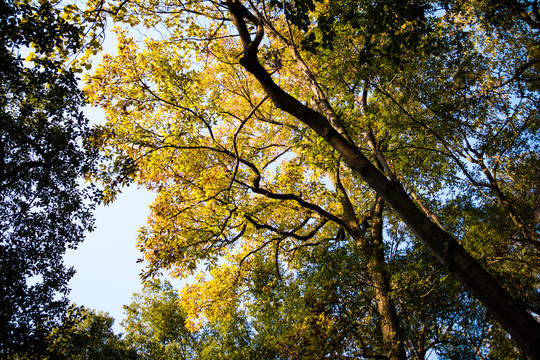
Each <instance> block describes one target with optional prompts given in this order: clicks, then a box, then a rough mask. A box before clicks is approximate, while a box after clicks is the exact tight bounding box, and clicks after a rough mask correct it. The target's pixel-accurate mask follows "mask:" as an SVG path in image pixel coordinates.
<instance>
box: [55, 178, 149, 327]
mask: <svg viewBox="0 0 540 360" xmlns="http://www.w3.org/2000/svg"><path fill="white" fill-rule="evenodd" d="M154 197H155V195H154V194H152V193H151V192H148V191H146V190H145V189H141V188H137V187H135V186H132V187H129V188H127V189H124V191H123V192H122V194H120V195H119V196H118V198H117V200H116V201H115V202H113V203H112V204H110V205H109V206H104V205H100V206H99V207H98V208H97V209H96V212H95V218H96V223H95V225H96V228H95V230H94V231H93V232H92V233H90V234H88V235H87V237H86V239H85V240H84V241H83V242H82V243H81V244H80V245H79V247H78V248H77V249H76V250H70V251H68V253H67V254H66V257H65V263H66V265H67V266H73V267H74V268H75V270H76V271H77V272H76V274H75V276H74V277H73V278H72V279H71V281H70V288H71V292H70V295H69V298H70V300H71V301H72V302H74V303H75V304H77V305H79V306H81V305H82V306H85V307H87V308H91V309H95V310H98V311H103V312H107V313H109V315H111V316H112V317H114V318H115V320H116V321H115V326H114V329H115V331H116V332H121V327H120V326H119V325H120V321H121V320H122V319H123V317H124V314H123V308H122V306H123V305H127V304H129V303H130V302H131V296H132V295H133V293H134V292H139V291H140V290H141V289H142V286H141V281H140V278H139V274H140V272H141V270H142V269H143V267H144V264H141V263H137V259H139V258H140V257H141V255H142V254H141V253H140V252H139V251H138V250H137V249H136V246H135V245H136V237H137V231H138V229H139V228H140V227H141V226H143V225H144V224H146V218H147V216H148V214H149V213H150V209H149V207H148V206H149V205H150V203H151V202H152V201H153V199H154Z"/></svg>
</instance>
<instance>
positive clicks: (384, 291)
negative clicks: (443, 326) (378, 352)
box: [362, 196, 407, 360]
mask: <svg viewBox="0 0 540 360" xmlns="http://www.w3.org/2000/svg"><path fill="white" fill-rule="evenodd" d="M383 210H384V200H383V199H382V198H381V197H379V196H377V197H376V200H375V204H373V208H372V209H371V238H370V241H369V243H365V242H364V244H362V250H363V253H364V255H365V256H366V258H367V262H368V270H369V274H370V276H371V281H372V283H373V287H374V288H375V301H376V302H377V310H378V312H379V315H380V316H381V332H382V336H383V341H384V347H385V350H386V356H387V357H388V359H390V360H405V359H407V356H406V353H405V345H404V343H403V334H402V332H401V330H400V326H399V318H398V315H397V311H396V306H395V304H394V302H393V301H392V298H391V296H390V293H391V290H392V289H391V286H390V277H389V274H388V271H387V268H386V261H385V260H384V250H383V217H382V214H383Z"/></svg>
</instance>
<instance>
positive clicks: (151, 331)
mask: <svg viewBox="0 0 540 360" xmlns="http://www.w3.org/2000/svg"><path fill="white" fill-rule="evenodd" d="M124 309H125V311H126V319H125V320H124V321H123V322H122V326H123V327H124V328H125V330H126V335H125V341H126V343H127V344H129V345H130V346H131V347H132V348H134V349H136V350H137V353H138V355H139V357H140V358H141V359H199V358H200V353H201V348H200V347H201V346H200V335H199V334H192V333H191V332H190V331H189V330H188V329H187V328H186V326H185V320H186V314H185V312H184V311H183V309H182V307H181V305H180V303H179V295H178V293H177V292H176V291H175V290H174V289H173V288H172V286H171V285H170V283H166V282H165V283H160V282H158V281H152V282H148V283H147V284H145V288H144V290H143V292H142V293H140V294H134V296H133V301H132V302H131V304H129V305H125V306H124Z"/></svg>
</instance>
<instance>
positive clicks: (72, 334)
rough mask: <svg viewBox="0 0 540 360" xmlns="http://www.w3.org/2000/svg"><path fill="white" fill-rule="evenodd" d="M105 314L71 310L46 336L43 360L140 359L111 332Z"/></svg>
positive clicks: (108, 317)
mask: <svg viewBox="0 0 540 360" xmlns="http://www.w3.org/2000/svg"><path fill="white" fill-rule="evenodd" d="M113 323H114V319H113V318H112V317H110V316H108V315H107V314H103V313H98V312H96V311H93V310H87V309H85V308H84V307H75V306H71V307H70V308H69V310H68V312H67V313H66V316H65V317H64V319H63V321H62V324H60V325H59V326H58V327H56V328H54V329H53V330H52V331H51V332H50V333H49V335H48V340H49V346H48V348H47V351H46V352H45V354H43V357H42V358H44V359H81V360H82V359H96V360H97V359H100V360H114V359H118V360H120V359H139V357H138V356H137V353H136V351H135V350H134V349H133V348H130V347H129V345H128V344H127V343H126V342H125V341H124V340H123V339H122V338H121V337H120V336H119V335H116V334H115V333H114V332H113V329H112V325H113Z"/></svg>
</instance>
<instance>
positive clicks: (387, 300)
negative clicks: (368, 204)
mask: <svg viewBox="0 0 540 360" xmlns="http://www.w3.org/2000/svg"><path fill="white" fill-rule="evenodd" d="M328 176H329V178H330V180H331V181H332V184H333V185H334V187H335V188H336V192H337V195H338V197H339V199H340V202H341V205H342V209H343V217H344V221H345V222H346V223H347V224H348V225H349V228H350V235H351V236H352V237H353V238H354V239H355V241H356V244H357V245H358V246H359V247H360V249H361V251H362V254H363V256H364V258H365V259H367V265H368V270H369V276H370V278H371V282H372V284H373V288H374V290H375V301H376V303H377V311H378V312H379V315H380V317H381V334H382V337H383V343H384V348H385V351H386V356H387V358H388V359H390V360H405V359H406V358H407V357H406V353H405V347H404V342H403V334H402V332H401V330H400V326H399V318H398V315H397V311H396V307H395V304H394V302H393V301H392V299H391V296H390V294H391V291H392V289H391V286H390V275H389V274H388V271H387V267H386V262H385V260H384V249H383V218H382V214H383V210H384V201H383V200H382V199H381V198H380V197H379V196H377V198H376V200H375V204H374V206H373V209H372V211H371V213H370V219H371V227H370V229H371V239H370V241H367V239H366V237H365V236H364V234H363V231H362V228H361V226H360V221H359V220H358V217H357V216H356V214H355V212H354V208H353V205H352V203H351V201H350V199H349V197H348V195H347V191H346V190H345V188H344V187H343V184H342V183H341V180H340V179H339V165H338V168H337V170H336V172H335V173H329V174H328Z"/></svg>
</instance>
